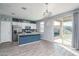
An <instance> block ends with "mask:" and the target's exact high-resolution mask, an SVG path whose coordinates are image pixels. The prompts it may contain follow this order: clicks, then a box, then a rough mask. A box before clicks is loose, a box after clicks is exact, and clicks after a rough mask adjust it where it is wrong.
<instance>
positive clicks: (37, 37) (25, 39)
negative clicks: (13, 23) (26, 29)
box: [18, 32, 41, 45]
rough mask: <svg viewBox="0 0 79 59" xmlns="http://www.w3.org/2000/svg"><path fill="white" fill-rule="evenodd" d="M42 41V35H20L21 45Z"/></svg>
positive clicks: (19, 41)
mask: <svg viewBox="0 0 79 59" xmlns="http://www.w3.org/2000/svg"><path fill="white" fill-rule="evenodd" d="M39 40H41V39H40V33H38V32H33V33H20V34H18V43H19V45H21V44H27V43H31V42H35V41H39Z"/></svg>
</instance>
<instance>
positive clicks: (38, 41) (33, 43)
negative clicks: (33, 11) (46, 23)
mask: <svg viewBox="0 0 79 59" xmlns="http://www.w3.org/2000/svg"><path fill="white" fill-rule="evenodd" d="M40 41H41V40H39V41H34V42H30V43H26V44H21V45H19V46H24V45H29V44H34V43H38V42H40Z"/></svg>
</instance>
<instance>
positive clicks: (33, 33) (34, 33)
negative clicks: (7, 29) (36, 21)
mask: <svg viewBox="0 0 79 59" xmlns="http://www.w3.org/2000/svg"><path fill="white" fill-rule="evenodd" d="M36 34H40V33H39V32H32V33H19V34H18V36H22V35H36Z"/></svg>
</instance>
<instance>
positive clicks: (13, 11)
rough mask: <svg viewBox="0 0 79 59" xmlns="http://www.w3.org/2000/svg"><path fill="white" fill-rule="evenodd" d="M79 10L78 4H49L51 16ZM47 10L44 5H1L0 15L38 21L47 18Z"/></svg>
mask: <svg viewBox="0 0 79 59" xmlns="http://www.w3.org/2000/svg"><path fill="white" fill-rule="evenodd" d="M76 8H79V4H78V3H49V4H48V11H49V12H51V16H54V15H57V14H60V13H63V12H67V11H70V10H74V9H76ZM45 10H46V6H45V4H44V3H0V14H2V15H9V16H12V17H16V18H22V19H27V20H32V21H37V20H40V19H42V18H44V17H45V16H44V15H43V13H44V12H45Z"/></svg>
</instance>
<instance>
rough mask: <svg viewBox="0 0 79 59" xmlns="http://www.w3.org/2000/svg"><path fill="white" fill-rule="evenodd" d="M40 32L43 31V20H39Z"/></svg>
mask: <svg viewBox="0 0 79 59" xmlns="http://www.w3.org/2000/svg"><path fill="white" fill-rule="evenodd" d="M40 32H44V22H40Z"/></svg>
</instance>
